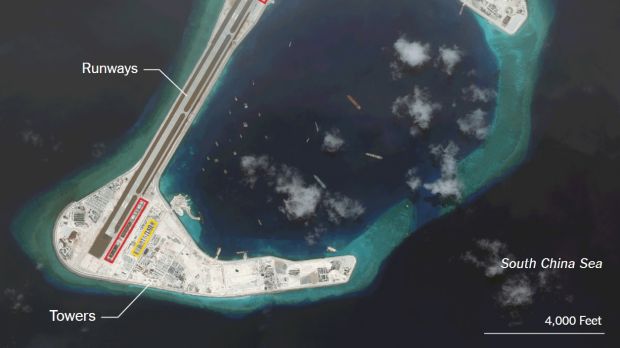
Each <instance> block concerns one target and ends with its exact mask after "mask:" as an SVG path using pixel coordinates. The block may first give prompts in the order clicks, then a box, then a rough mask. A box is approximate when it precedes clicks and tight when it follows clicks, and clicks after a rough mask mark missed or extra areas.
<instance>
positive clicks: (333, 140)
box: [321, 128, 344, 153]
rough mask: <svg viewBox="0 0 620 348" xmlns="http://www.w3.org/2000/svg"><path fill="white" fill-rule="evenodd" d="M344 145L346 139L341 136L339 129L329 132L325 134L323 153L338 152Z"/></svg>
mask: <svg viewBox="0 0 620 348" xmlns="http://www.w3.org/2000/svg"><path fill="white" fill-rule="evenodd" d="M343 145H344V139H343V138H342V136H341V135H340V130H339V129H338V128H334V129H332V130H330V131H329V132H325V137H324V138H323V145H322V146H321V148H322V149H323V151H327V152H332V153H333V152H337V151H338V150H340V148H341V147H342V146H343Z"/></svg>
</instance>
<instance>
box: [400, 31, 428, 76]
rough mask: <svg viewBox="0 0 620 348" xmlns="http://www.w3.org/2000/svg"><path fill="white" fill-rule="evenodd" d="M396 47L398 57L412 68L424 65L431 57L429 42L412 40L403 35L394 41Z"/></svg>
mask: <svg viewBox="0 0 620 348" xmlns="http://www.w3.org/2000/svg"><path fill="white" fill-rule="evenodd" d="M394 49H395V50H396V53H397V55H398V59H400V61H402V62H403V63H405V64H407V65H409V66H410V67H412V68H415V67H419V66H422V65H424V63H426V62H428V61H429V60H430V59H431V56H430V53H429V52H430V49H431V46H430V45H429V44H424V43H421V42H418V41H413V42H410V41H408V40H407V39H405V38H404V37H402V36H401V37H400V38H399V39H398V40H396V42H395V43H394Z"/></svg>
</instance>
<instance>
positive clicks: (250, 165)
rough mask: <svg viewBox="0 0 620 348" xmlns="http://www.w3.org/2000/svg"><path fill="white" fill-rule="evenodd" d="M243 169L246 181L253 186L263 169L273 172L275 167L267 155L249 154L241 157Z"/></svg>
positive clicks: (266, 171)
mask: <svg viewBox="0 0 620 348" xmlns="http://www.w3.org/2000/svg"><path fill="white" fill-rule="evenodd" d="M241 170H242V171H243V175H244V176H245V179H244V182H245V183H246V184H247V185H248V186H250V187H252V188H253V187H254V185H255V184H256V181H257V180H258V176H259V174H260V172H261V171H262V172H265V173H272V174H273V170H274V169H273V167H272V166H271V165H270V163H269V157H267V155H262V156H254V155H248V156H243V157H241Z"/></svg>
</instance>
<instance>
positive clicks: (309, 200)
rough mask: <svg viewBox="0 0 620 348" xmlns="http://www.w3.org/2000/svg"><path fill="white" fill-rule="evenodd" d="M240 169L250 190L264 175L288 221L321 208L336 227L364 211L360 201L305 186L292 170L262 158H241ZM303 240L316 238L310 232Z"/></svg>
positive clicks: (302, 217)
mask: <svg viewBox="0 0 620 348" xmlns="http://www.w3.org/2000/svg"><path fill="white" fill-rule="evenodd" d="M241 169H242V171H243V174H244V179H243V181H244V182H245V183H246V184H248V185H249V186H250V187H254V184H256V182H257V180H258V179H259V178H260V177H261V176H265V177H267V179H268V180H267V184H268V185H269V187H273V189H274V191H275V192H276V193H279V194H282V195H284V198H283V200H282V205H281V206H280V207H279V208H278V209H279V210H280V211H281V212H282V213H283V214H285V215H286V217H287V218H288V219H289V220H307V219H309V218H311V217H313V216H315V215H316V213H317V210H318V209H319V208H321V207H322V208H323V209H324V211H325V212H326V213H327V216H328V218H329V220H330V221H331V222H333V223H336V224H338V223H340V222H341V221H342V220H344V219H356V218H358V217H359V216H360V215H362V214H363V213H364V212H365V208H364V206H363V205H362V204H361V203H360V202H358V201H356V200H353V199H351V198H349V197H347V196H345V195H343V194H340V193H334V194H332V193H330V192H328V191H327V190H325V189H323V188H321V187H320V186H318V185H315V184H307V183H306V181H305V180H304V178H303V176H302V175H301V173H300V172H299V171H298V170H297V169H296V168H293V167H289V166H287V165H277V164H273V163H271V160H270V159H269V157H267V156H266V155H262V156H254V155H249V156H243V157H241ZM306 237H307V238H306V240H307V241H308V242H309V243H310V242H311V241H312V240H315V239H316V238H318V235H316V234H312V233H310V234H308V235H307V236H306Z"/></svg>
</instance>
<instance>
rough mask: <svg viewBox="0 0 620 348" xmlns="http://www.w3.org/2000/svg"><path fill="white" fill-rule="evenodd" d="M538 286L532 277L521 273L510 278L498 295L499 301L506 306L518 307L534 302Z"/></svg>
mask: <svg viewBox="0 0 620 348" xmlns="http://www.w3.org/2000/svg"><path fill="white" fill-rule="evenodd" d="M535 293H536V287H535V285H533V284H532V282H531V281H530V279H529V278H528V277H527V276H526V275H524V274H519V275H515V276H513V277H510V278H508V279H507V280H506V281H505V282H504V284H502V289H501V291H500V293H499V295H498V296H497V301H498V302H499V303H500V305H502V306H504V307H516V306H524V305H529V304H532V302H534V294H535Z"/></svg>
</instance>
